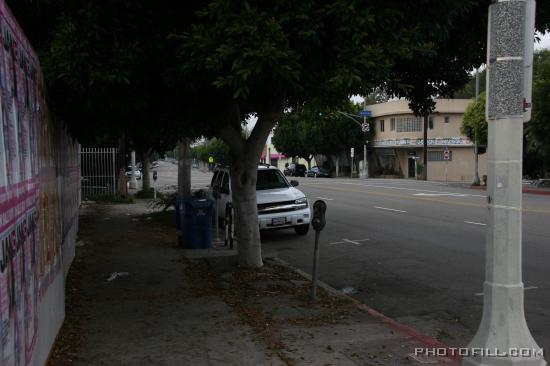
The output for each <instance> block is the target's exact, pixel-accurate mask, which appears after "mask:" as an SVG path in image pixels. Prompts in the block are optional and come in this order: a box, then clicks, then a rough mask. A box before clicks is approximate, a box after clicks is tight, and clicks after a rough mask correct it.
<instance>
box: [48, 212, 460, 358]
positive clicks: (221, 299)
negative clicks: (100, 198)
mask: <svg viewBox="0 0 550 366" xmlns="http://www.w3.org/2000/svg"><path fill="white" fill-rule="evenodd" d="M172 215H173V212H172V213H164V214H162V213H161V214H158V213H155V214H152V212H151V211H150V210H149V209H147V207H146V205H145V203H144V202H138V203H136V204H133V205H91V206H87V207H83V208H82V211H81V224H80V228H81V231H80V234H79V235H80V238H81V239H82V240H83V242H84V246H83V247H79V248H77V258H76V260H75V264H74V266H73V267H72V268H71V271H70V273H69V283H68V286H69V288H68V291H67V292H68V293H69V294H70V295H69V297H68V299H67V319H66V322H65V324H64V327H63V329H62V331H61V333H60V335H59V337H58V341H57V343H56V348H55V349H54V351H53V352H52V357H51V359H50V365H401V364H413V365H414V364H423V363H436V364H438V363H445V364H457V363H458V360H457V359H453V358H447V357H439V358H437V357H428V356H422V355H415V349H416V348H431V347H438V346H441V345H440V344H439V343H438V342H437V341H435V340H433V339H431V338H428V337H423V336H422V335H420V334H418V333H417V332H415V331H414V330H413V329H410V328H407V327H404V326H401V325H400V324H398V323H396V322H394V321H392V320H391V319H388V318H386V317H384V316H383V315H381V314H378V313H376V312H375V311H374V310H372V309H369V308H368V307H367V306H366V305H364V304H358V303H356V302H355V301H354V300H352V299H351V298H348V297H346V296H342V295H338V294H337V293H335V290H331V289H330V288H328V291H327V290H325V289H323V288H322V289H320V300H319V301H318V302H317V303H311V302H310V301H309V297H308V295H309V290H310V282H309V280H308V279H307V276H304V275H303V274H302V273H300V272H299V271H295V270H294V269H292V268H290V267H288V266H286V265H285V264H284V263H282V262H280V261H278V260H276V259H270V258H266V260H265V266H264V267H263V268H262V269H261V270H243V269H239V268H238V266H237V258H236V256H235V255H234V254H235V253H234V252H230V251H229V250H227V249H225V248H215V249H212V250H199V251H188V250H183V249H181V248H179V247H177V246H176V244H175V242H176V238H177V233H176V231H175V229H174V228H173V227H172V225H171V223H172V221H173V219H172V217H171V216H172Z"/></svg>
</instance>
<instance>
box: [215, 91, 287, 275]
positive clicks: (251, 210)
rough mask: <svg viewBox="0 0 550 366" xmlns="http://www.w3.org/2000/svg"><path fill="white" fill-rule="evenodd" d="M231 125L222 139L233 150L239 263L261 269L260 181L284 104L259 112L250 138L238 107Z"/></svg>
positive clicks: (232, 184) (223, 133)
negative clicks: (265, 153) (268, 144)
mask: <svg viewBox="0 0 550 366" xmlns="http://www.w3.org/2000/svg"><path fill="white" fill-rule="evenodd" d="M233 107H234V109H233V112H234V114H233V115H232V116H231V117H232V118H234V119H233V121H232V123H231V124H228V125H227V126H225V127H224V128H222V129H221V130H220V136H219V137H221V138H222V139H223V141H224V142H225V143H226V144H227V145H228V146H229V149H230V153H231V158H232V165H231V170H230V174H231V190H232V192H231V197H232V202H233V208H234V222H235V232H236V237H237V244H238V245H237V248H238V251H239V263H240V265H241V266H243V267H246V268H260V267H261V266H262V265H263V261H262V247H261V241H260V228H259V224H258V206H257V202H256V180H257V178H258V163H259V161H260V158H261V156H262V149H263V146H264V145H265V142H266V141H267V137H268V136H269V133H270V131H271V130H272V129H273V126H274V125H275V122H276V121H277V120H278V119H279V117H280V116H281V114H282V112H283V109H284V108H283V103H282V101H280V102H275V103H269V102H268V103H267V104H266V108H265V109H264V110H263V111H258V113H257V115H258V120H257V122H256V125H255V126H254V128H253V130H252V132H251V133H250V136H249V137H248V138H243V134H242V128H241V121H242V118H243V116H242V115H241V114H240V112H239V106H238V105H237V104H235V105H234V106H233Z"/></svg>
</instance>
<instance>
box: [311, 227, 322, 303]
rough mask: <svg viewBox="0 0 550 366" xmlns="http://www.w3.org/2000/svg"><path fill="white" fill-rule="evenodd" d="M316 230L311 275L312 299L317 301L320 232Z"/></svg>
mask: <svg viewBox="0 0 550 366" xmlns="http://www.w3.org/2000/svg"><path fill="white" fill-rule="evenodd" d="M320 233H321V232H320V231H318V230H315V249H314V250H313V273H312V276H311V301H317V263H318V262H319V234H320Z"/></svg>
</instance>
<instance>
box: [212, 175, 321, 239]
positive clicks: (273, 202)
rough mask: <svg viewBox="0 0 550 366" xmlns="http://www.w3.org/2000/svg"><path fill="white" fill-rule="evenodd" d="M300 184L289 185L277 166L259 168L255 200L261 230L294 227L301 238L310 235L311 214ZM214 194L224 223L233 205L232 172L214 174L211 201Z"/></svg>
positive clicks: (292, 182) (294, 182) (219, 216)
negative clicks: (229, 204) (227, 211)
mask: <svg viewBox="0 0 550 366" xmlns="http://www.w3.org/2000/svg"><path fill="white" fill-rule="evenodd" d="M297 185H298V182H297V181H290V182H289V181H288V180H287V179H286V178H285V177H284V176H283V174H282V173H281V171H280V170H279V169H277V168H276V167H274V166H264V165H260V166H258V179H257V181H256V201H257V204H258V223H259V225H260V230H270V229H287V228H293V229H294V230H295V231H296V233H297V234H298V235H305V234H307V232H308V231H309V223H310V220H311V211H310V207H309V203H308V200H307V197H306V196H305V194H304V193H303V192H302V191H300V190H298V189H296V188H295V187H296V186H297ZM214 191H217V192H218V193H219V196H220V197H219V198H218V200H217V205H218V207H217V212H218V218H219V219H221V220H220V222H224V220H225V217H226V210H227V208H228V203H231V202H232V198H231V184H230V177H229V169H227V168H218V169H217V170H216V171H215V172H214V176H213V177H212V181H211V183H210V196H211V197H212V198H213V192H214ZM236 230H237V231H238V228H236ZM237 236H238V233H237Z"/></svg>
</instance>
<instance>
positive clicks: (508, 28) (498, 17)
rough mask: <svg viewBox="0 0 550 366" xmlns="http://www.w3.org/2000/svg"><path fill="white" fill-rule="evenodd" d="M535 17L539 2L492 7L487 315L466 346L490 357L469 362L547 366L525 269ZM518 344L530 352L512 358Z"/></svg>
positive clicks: (517, 0)
mask: <svg viewBox="0 0 550 366" xmlns="http://www.w3.org/2000/svg"><path fill="white" fill-rule="evenodd" d="M534 21H535V1H534V0H497V1H494V2H493V4H491V5H490V7H489V32H488V51H487V109H486V114H487V120H488V126H489V131H488V132H489V134H488V155H489V156H488V157H489V159H488V178H489V180H488V184H487V185H488V198H487V200H488V203H489V218H488V226H487V228H488V229H487V244H486V255H485V261H486V262H485V283H484V285H483V288H484V297H483V316H482V319H481V324H480V326H479V329H478V331H477V333H476V335H475V336H474V338H473V340H472V341H471V342H470V344H469V346H468V347H469V348H470V349H471V351H472V353H473V352H474V350H488V351H489V352H492V355H480V354H479V353H478V354H475V355H474V354H473V355H471V356H470V357H465V358H463V365H468V366H489V365H491V366H501V365H503V366H504V365H506V366H507V365H510V366H512V365H521V366H546V361H545V360H544V358H543V352H542V350H541V348H540V347H539V346H538V345H537V344H536V342H535V340H534V339H533V337H532V336H531V333H530V331H529V328H528V327H527V322H526V320H525V314H524V300H523V295H524V287H523V282H522V273H521V265H522V263H521V252H522V233H521V229H522V224H521V223H522V190H521V188H522V187H521V176H522V171H521V170H522V165H521V164H522V154H523V149H522V144H523V123H524V121H525V122H526V121H528V120H529V119H530V109H531V104H530V103H531V83H532V60H533V35H534ZM512 349H515V350H528V351H527V352H526V354H523V353H519V354H518V355H514V354H513V352H511V350H512ZM495 352H498V354H497V355H496V356H495V355H494V353H495Z"/></svg>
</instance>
